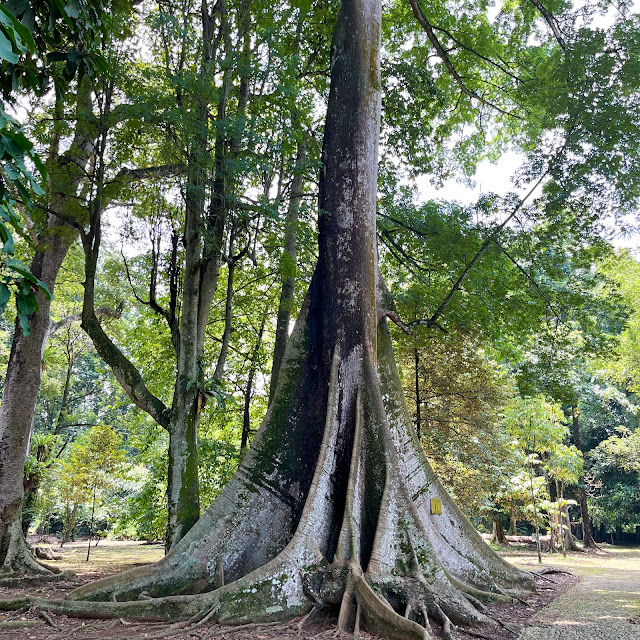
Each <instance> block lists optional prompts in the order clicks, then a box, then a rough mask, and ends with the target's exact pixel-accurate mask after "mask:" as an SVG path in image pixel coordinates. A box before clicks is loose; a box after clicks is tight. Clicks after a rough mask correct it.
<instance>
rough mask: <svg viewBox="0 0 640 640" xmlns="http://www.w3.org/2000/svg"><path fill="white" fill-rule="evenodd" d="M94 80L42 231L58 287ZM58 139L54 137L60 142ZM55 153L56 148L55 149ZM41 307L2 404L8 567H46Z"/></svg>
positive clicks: (44, 262)
mask: <svg viewBox="0 0 640 640" xmlns="http://www.w3.org/2000/svg"><path fill="white" fill-rule="evenodd" d="M91 90H92V86H91V83H90V82H89V79H88V78H84V79H81V80H80V81H79V88H78V92H77V96H76V131H75V136H74V139H73V141H72V144H71V147H70V148H69V150H68V151H67V152H66V153H65V154H64V156H63V157H62V158H59V159H58V160H57V161H56V162H54V163H53V164H52V165H51V166H50V167H49V171H50V177H49V189H50V195H49V208H50V209H51V210H52V211H55V212H59V213H60V214H61V217H56V216H55V215H54V214H51V215H49V217H48V220H47V226H46V229H45V231H44V232H43V233H42V234H41V235H40V236H39V237H38V241H37V247H36V253H35V256H34V258H33V262H32V264H31V272H32V273H33V275H35V276H36V277H37V278H39V279H40V280H42V281H43V282H44V283H45V284H46V285H47V287H48V288H49V291H51V293H53V291H54V288H55V283H56V279H57V277H58V272H59V270H60V266H61V265H62V262H63V260H64V258H65V256H66V255H67V252H68V250H69V247H70V246H71V245H72V244H73V242H74V240H75V239H76V237H77V232H76V231H75V230H74V229H73V228H72V227H70V226H69V225H67V224H65V222H64V221H63V219H64V218H66V216H67V215H69V211H72V210H73V208H72V207H69V202H70V201H71V200H75V195H76V191H77V188H78V185H79V184H80V182H81V180H82V179H83V178H84V177H85V174H84V167H85V166H86V164H87V162H88V161H89V158H90V157H91V154H92V153H93V148H94V142H95V127H94V126H93V125H92V124H91V118H92V115H93V113H92V105H91ZM57 144H58V143H57V141H54V142H52V149H54V145H55V146H56V147H57ZM53 155H54V156H55V149H54V151H53ZM36 300H37V303H38V309H37V311H35V312H34V313H33V314H32V315H31V316H30V318H29V328H30V332H29V335H27V336H25V335H24V333H23V332H22V330H21V329H20V327H19V325H18V324H17V322H16V326H15V332H14V336H13V341H12V345H11V354H10V356H9V363H8V366H7V373H6V377H5V383H4V390H3V395H2V405H1V406H0V565H1V566H2V568H4V569H8V570H33V571H38V572H43V571H47V570H46V569H44V568H43V567H42V566H40V565H39V564H38V563H37V562H35V560H33V559H32V558H31V556H30V554H29V552H28V550H27V548H26V546H25V543H24V538H23V536H22V501H23V475H24V464H25V461H26V459H27V455H28V452H29V442H30V439H31V430H32V427H33V420H34V412H35V406H36V399H37V396H38V390H39V389H40V379H41V373H42V354H43V351H44V346H45V343H46V340H47V337H48V334H49V322H50V320H49V310H50V306H51V303H50V301H49V299H48V298H47V297H46V296H45V295H44V294H43V293H42V292H38V293H37V294H36Z"/></svg>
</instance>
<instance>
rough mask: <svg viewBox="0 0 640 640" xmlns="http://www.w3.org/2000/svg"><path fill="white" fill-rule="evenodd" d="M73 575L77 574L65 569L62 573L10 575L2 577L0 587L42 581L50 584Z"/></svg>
mask: <svg viewBox="0 0 640 640" xmlns="http://www.w3.org/2000/svg"><path fill="white" fill-rule="evenodd" d="M73 577H75V575H74V574H73V573H71V572H70V571H63V572H62V573H56V574H46V573H39V574H37V575H27V576H22V577H17V576H15V575H12V576H10V577H9V576H8V577H6V578H0V587H15V586H21V587H26V586H30V585H36V584H41V583H47V584H48V583H52V582H64V581H65V580H68V579H69V578H73Z"/></svg>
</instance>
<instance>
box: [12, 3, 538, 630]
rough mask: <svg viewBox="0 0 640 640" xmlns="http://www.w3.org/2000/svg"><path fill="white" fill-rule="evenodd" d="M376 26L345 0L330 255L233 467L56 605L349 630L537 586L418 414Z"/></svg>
mask: <svg viewBox="0 0 640 640" xmlns="http://www.w3.org/2000/svg"><path fill="white" fill-rule="evenodd" d="M380 24H381V8H380V2H379V0H343V2H342V4H341V8H340V11H339V14H338V17H337V22H336V27H335V30H334V38H333V46H332V72H331V90H330V96H329V105H328V113H327V121H326V127H325V138H324V148H323V168H322V172H321V182H320V200H319V208H320V210H321V214H320V220H319V260H318V265H317V268H316V273H315V276H314V278H313V281H312V284H311V287H310V290H309V294H308V296H307V299H306V302H305V304H304V306H303V309H302V311H301V313H300V315H299V316H298V320H297V323H296V327H295V329H294V332H293V335H292V337H291V338H290V340H289V343H288V345H287V349H286V353H285V356H284V360H283V364H282V368H281V372H280V375H279V378H278V383H277V387H276V390H275V395H274V398H273V401H272V403H271V406H270V408H269V411H268V413H267V416H266V418H265V420H264V422H263V424H262V427H261V429H260V431H259V432H258V434H257V435H256V438H255V439H254V442H253V444H252V447H251V449H250V451H249V453H248V455H247V456H246V457H245V459H244V461H243V463H242V465H241V467H240V469H239V471H238V473H237V474H236V475H235V476H234V478H233V479H232V480H231V481H230V483H229V484H228V485H227V486H226V487H225V489H224V490H223V492H222V493H221V494H220V496H219V498H218V499H217V500H216V501H215V502H214V503H213V505H212V506H211V507H210V509H209V510H208V511H207V513H206V514H205V515H204V516H203V517H202V518H201V519H200V520H199V521H198V522H197V523H196V524H195V525H194V527H193V528H192V529H191V530H190V531H189V532H188V533H187V535H186V536H185V537H184V538H183V539H182V540H181V541H180V542H179V543H178V545H177V546H176V547H175V548H174V549H173V550H172V551H171V552H170V553H169V554H168V555H167V556H166V557H165V558H164V559H162V560H161V561H160V562H158V563H156V564H154V565H151V566H147V567H142V568H138V569H134V570H132V571H129V572H125V573H123V574H121V575H119V576H115V577H111V578H107V579H104V580H100V581H98V582H96V583H93V584H90V585H86V586H84V587H81V588H79V589H77V590H76V591H74V592H72V594H71V595H70V600H71V602H64V603H62V602H60V603H55V602H53V601H50V600H48V601H47V608H48V609H50V610H52V611H57V610H62V609H64V610H65V611H67V612H70V613H73V614H75V615H85V616H87V615H88V616H118V617H119V616H122V615H125V616H127V617H138V618H146V619H168V618H175V617H187V618H189V617H191V616H194V615H198V614H199V613H201V614H202V615H205V614H206V613H207V612H210V613H211V616H212V617H213V618H215V619H217V620H219V621H236V622H239V621H244V620H248V619H250V620H265V619H273V618H282V617H290V616H294V615H299V614H301V613H304V612H306V611H309V610H310V609H311V608H312V607H313V606H314V605H318V604H323V605H330V606H335V607H339V611H340V614H339V623H338V624H339V627H340V628H347V627H349V626H352V625H353V624H355V625H356V626H359V625H360V624H362V623H364V624H365V625H366V627H367V628H368V629H369V630H371V631H374V632H376V631H377V632H381V633H383V634H384V635H385V637H397V638H428V637H429V635H428V632H427V630H426V629H425V627H428V626H429V618H430V617H434V618H436V619H438V620H439V621H441V622H442V623H444V624H445V625H446V624H447V621H448V620H449V619H451V620H453V621H454V622H455V623H458V624H463V625H474V624H482V623H488V622H489V619H488V618H487V617H485V616H484V615H483V614H482V613H480V612H479V611H478V610H477V609H476V608H475V606H474V605H473V604H472V602H475V603H476V604H477V598H478V597H480V598H482V597H488V598H498V599H499V598H500V597H503V598H504V597H505V596H504V594H505V593H512V590H516V591H519V592H521V591H522V590H523V589H528V590H530V589H532V588H533V585H532V580H531V577H530V576H528V575H527V574H524V573H522V572H521V571H519V570H518V569H516V568H514V567H513V566H511V565H509V564H508V563H507V562H506V561H504V560H502V559H501V558H499V557H498V556H497V555H495V554H494V553H493V552H492V551H491V549H490V548H489V547H488V546H487V545H486V544H485V543H484V542H483V541H482V540H481V538H480V537H479V536H478V534H477V533H476V532H475V530H474V529H473V527H472V526H471V524H470V523H469V522H468V521H467V520H466V519H465V517H464V516H463V515H462V513H461V512H460V511H459V510H458V509H457V507H456V506H455V504H454V503H453V501H452V500H451V499H450V497H449V496H448V494H447V493H446V491H445V490H444V489H443V488H442V486H441V484H440V483H439V482H438V480H437V478H436V477H435V475H434V474H433V472H432V471H431V469H430V467H429V465H428V463H427V461H426V459H425V457H424V455H423V453H422V451H421V449H420V447H419V444H418V442H417V439H416V434H415V431H414V429H413V428H412V426H411V423H410V420H409V419H408V416H407V412H406V407H405V404H404V399H403V394H402V387H401V385H400V380H399V377H398V373H397V370H396V367H395V363H394V359H393V352H392V346H391V342H390V339H389V334H388V331H387V327H386V320H385V316H386V315H387V313H388V312H387V311H386V309H389V301H388V300H387V299H385V298H386V296H385V294H384V284H383V282H382V281H381V278H380V277H379V275H378V269H377V258H376V233H375V230H376V216H375V214H376V195H377V154H378V138H379V127H380V125H379V122H380V67H379V65H380V62H379V60H380V55H379V52H380ZM434 500H435V501H440V503H441V507H442V514H441V515H436V513H437V511H438V509H437V508H434V507H436V505H437V502H434ZM432 512H433V513H432ZM143 592H144V593H143ZM140 594H143V598H144V597H145V596H152V598H151V599H143V600H141V601H140V600H135V599H136V598H138V597H139V596H140ZM466 596H468V597H466ZM89 600H91V601H96V600H106V601H107V602H103V603H101V604H98V603H96V602H88V601H89ZM109 600H117V602H114V601H111V602H109ZM5 606H6V605H5ZM13 606H15V603H13ZM361 618H362V619H361ZM418 622H420V623H422V624H419V623H418Z"/></svg>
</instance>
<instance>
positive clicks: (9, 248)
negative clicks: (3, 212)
mask: <svg viewBox="0 0 640 640" xmlns="http://www.w3.org/2000/svg"><path fill="white" fill-rule="evenodd" d="M0 240H1V241H2V242H3V244H4V246H3V247H2V251H3V252H4V253H8V254H12V253H13V236H12V235H11V232H10V231H9V229H7V227H6V226H5V224H4V223H2V222H0Z"/></svg>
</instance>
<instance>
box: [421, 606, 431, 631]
mask: <svg viewBox="0 0 640 640" xmlns="http://www.w3.org/2000/svg"><path fill="white" fill-rule="evenodd" d="M420 613H421V614H422V621H423V626H424V628H425V629H426V630H427V633H428V634H429V635H431V624H430V623H429V614H428V613H427V608H426V607H425V606H424V605H423V604H421V605H420Z"/></svg>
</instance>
